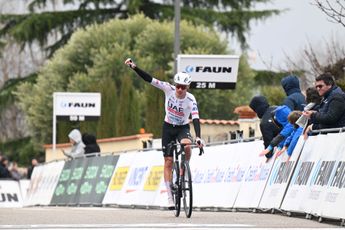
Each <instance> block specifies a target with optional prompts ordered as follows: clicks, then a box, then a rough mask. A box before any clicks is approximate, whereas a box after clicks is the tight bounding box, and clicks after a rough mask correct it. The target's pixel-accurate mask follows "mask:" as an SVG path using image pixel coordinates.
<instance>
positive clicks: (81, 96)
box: [53, 92, 101, 120]
mask: <svg viewBox="0 0 345 230" xmlns="http://www.w3.org/2000/svg"><path fill="white" fill-rule="evenodd" d="M53 98H54V114H55V115H56V116H57V117H60V118H64V117H67V118H70V117H71V116H72V117H73V116H75V117H76V119H75V120H85V118H97V117H99V116H101V94H100V93H80V92H77V93H71V92H56V93H54V94H53ZM72 120H73V119H72Z"/></svg>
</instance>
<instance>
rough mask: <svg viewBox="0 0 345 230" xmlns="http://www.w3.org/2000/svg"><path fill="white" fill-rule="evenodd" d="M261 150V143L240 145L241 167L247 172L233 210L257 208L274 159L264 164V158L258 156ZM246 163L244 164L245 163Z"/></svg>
mask: <svg viewBox="0 0 345 230" xmlns="http://www.w3.org/2000/svg"><path fill="white" fill-rule="evenodd" d="M262 149H263V144H262V142H259V141H256V142H250V143H241V150H242V151H244V153H243V154H242V157H243V158H245V159H244V160H242V162H243V165H244V164H247V165H248V166H247V170H246V172H245V175H244V179H243V180H242V183H241V186H240V189H239V191H238V196H237V197H236V202H235V204H234V208H257V207H258V205H259V202H260V199H261V197H262V194H263V192H264V189H265V186H266V183H267V180H268V178H269V175H270V172H271V169H272V166H273V164H274V162H275V158H272V159H270V160H269V161H268V162H266V157H264V156H259V153H260V151H261V150H262ZM245 162H246V163H245Z"/></svg>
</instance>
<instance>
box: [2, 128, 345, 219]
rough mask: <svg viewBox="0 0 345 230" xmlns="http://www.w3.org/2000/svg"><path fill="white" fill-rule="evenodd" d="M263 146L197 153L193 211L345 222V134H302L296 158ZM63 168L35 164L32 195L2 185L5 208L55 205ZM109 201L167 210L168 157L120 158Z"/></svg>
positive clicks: (138, 155)
mask: <svg viewBox="0 0 345 230" xmlns="http://www.w3.org/2000/svg"><path fill="white" fill-rule="evenodd" d="M262 149H263V143H262V141H252V142H241V143H236V144H223V145H215V146H208V147H205V154H204V155H202V156H198V154H197V152H198V150H197V149H194V150H193V151H195V154H193V156H192V159H191V161H190V166H191V171H192V177H193V196H194V207H199V208H208V207H217V208H225V209H228V208H231V209H232V208H250V209H281V210H285V211H290V212H298V213H306V214H312V215H315V216H320V217H328V218H335V219H345V210H344V209H343V207H342V205H343V204H344V203H345V133H337V134H326V135H325V134H324V135H317V136H310V137H309V138H308V139H307V140H306V141H304V140H303V138H302V137H301V138H300V140H299V142H298V144H297V145H296V147H295V150H294V152H293V154H292V157H291V158H290V160H289V161H287V157H286V156H284V155H282V156H280V157H279V158H277V159H275V158H272V159H271V160H270V161H269V162H267V163H266V159H265V158H264V157H259V156H258V154H259V152H260V151H261V150H262ZM64 164H65V162H64V161H59V162H51V163H48V164H45V165H42V166H38V167H36V168H35V170H34V173H33V176H32V179H31V183H30V185H29V186H28V185H27V187H28V190H27V195H26V196H25V197H22V196H21V194H22V192H21V190H20V185H21V184H22V183H18V182H15V181H0V199H1V200H0V201H1V202H0V207H22V206H32V205H49V204H50V201H51V199H52V196H53V194H54V192H55V194H56V193H58V192H59V190H58V189H57V188H56V187H57V183H58V181H59V178H61V177H63V175H60V174H62V173H61V172H62V170H63V168H64ZM71 174H73V173H72V172H71ZM22 190H23V189H22ZM102 204H103V205H119V206H147V207H165V206H166V205H167V194H166V189H165V185H164V181H163V157H162V153H161V152H160V151H158V150H151V151H144V152H132V153H126V154H122V155H120V157H119V159H118V161H117V163H116V166H115V167H114V170H113V174H112V177H111V179H110V182H109V184H108V186H107V189H106V192H105V194H104V198H103V202H102Z"/></svg>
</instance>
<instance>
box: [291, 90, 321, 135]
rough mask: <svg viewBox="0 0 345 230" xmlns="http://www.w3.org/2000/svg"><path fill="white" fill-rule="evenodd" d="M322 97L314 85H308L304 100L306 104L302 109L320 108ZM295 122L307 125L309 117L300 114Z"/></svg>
mask: <svg viewBox="0 0 345 230" xmlns="http://www.w3.org/2000/svg"><path fill="white" fill-rule="evenodd" d="M321 100H322V97H321V96H320V95H319V92H318V91H317V90H316V89H315V87H309V88H308V89H307V90H306V101H307V105H306V106H305V107H304V111H309V110H315V111H318V110H319V108H320V103H321ZM296 124H297V125H299V126H300V127H303V128H306V127H307V126H308V125H309V119H308V118H307V117H306V116H303V115H302V116H300V118H299V119H298V120H297V121H296Z"/></svg>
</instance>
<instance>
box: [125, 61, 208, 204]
mask: <svg viewBox="0 0 345 230" xmlns="http://www.w3.org/2000/svg"><path fill="white" fill-rule="evenodd" d="M125 64H126V65H128V66H129V67H130V68H132V69H133V70H134V71H135V72H136V73H137V74H138V75H139V76H140V77H141V78H142V79H144V80H145V81H147V82H148V83H150V84H151V85H153V86H154V87H157V88H158V89H161V90H163V91H164V94H165V118H164V123H163V135H162V147H163V156H164V182H165V186H166V188H167V193H168V208H169V209H174V208H175V205H174V202H173V196H172V193H171V186H172V185H171V177H172V175H171V172H172V165H173V152H172V151H171V150H172V149H171V148H168V144H169V143H170V142H171V141H175V140H176V139H177V140H179V142H180V143H181V144H186V146H185V152H186V160H187V161H189V159H190V155H191V147H190V145H188V144H191V143H192V136H191V134H190V131H189V116H190V115H191V116H192V119H193V125H194V130H195V135H196V144H197V145H198V147H199V148H201V147H202V146H203V144H202V141H201V139H200V137H201V135H200V122H199V111H198V106H197V103H196V100H195V97H194V96H193V95H192V94H191V93H188V92H187V90H188V88H189V84H190V83H191V77H190V76H189V75H188V74H187V73H183V72H180V73H177V74H176V75H175V76H174V85H171V84H169V83H168V82H163V81H160V80H158V79H155V78H153V77H152V76H151V75H149V74H148V73H146V72H145V71H143V70H141V69H140V68H139V67H137V66H136V64H135V63H134V62H133V61H132V60H131V59H130V58H128V59H127V60H126V61H125Z"/></svg>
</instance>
